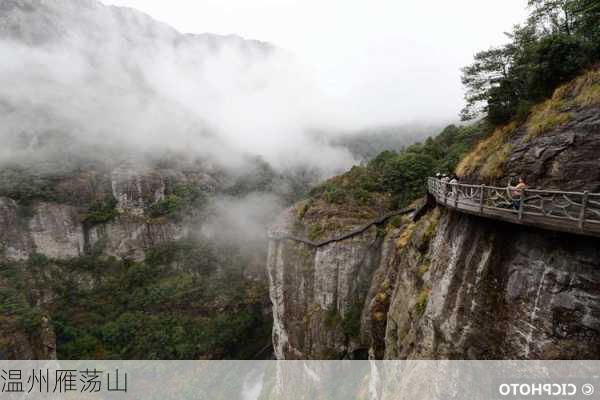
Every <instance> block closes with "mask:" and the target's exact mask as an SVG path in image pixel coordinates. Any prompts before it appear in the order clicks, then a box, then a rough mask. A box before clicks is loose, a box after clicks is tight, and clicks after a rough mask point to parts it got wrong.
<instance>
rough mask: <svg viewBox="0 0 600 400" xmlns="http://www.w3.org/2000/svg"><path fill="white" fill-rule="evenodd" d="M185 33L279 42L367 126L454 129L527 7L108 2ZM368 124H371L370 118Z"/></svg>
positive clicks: (465, 2) (520, 2) (385, 1)
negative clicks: (475, 62) (475, 84)
mask: <svg viewBox="0 0 600 400" xmlns="http://www.w3.org/2000/svg"><path fill="white" fill-rule="evenodd" d="M103 2H104V3H105V4H112V5H118V6H127V7H132V8H136V9H138V10H140V11H143V12H145V13H147V14H149V15H150V16H152V17H154V18H155V19H157V20H159V21H162V22H165V23H167V24H169V25H171V26H172V27H174V28H176V29H177V30H179V31H180V32H184V33H204V32H210V33H217V34H224V35H228V34H236V35H239V36H242V37H245V38H249V39H257V40H262V41H266V42H270V43H273V44H275V45H277V46H279V47H281V48H283V49H285V50H287V51H289V52H291V53H293V54H294V55H295V56H296V57H298V58H299V60H301V61H302V62H303V63H304V64H306V66H308V67H309V68H311V69H312V71H313V73H314V75H315V77H316V79H317V81H318V82H319V86H320V89H321V90H323V91H324V93H326V94H327V95H328V96H329V97H330V98H332V99H334V101H335V102H336V103H338V105H340V109H343V110H344V112H346V113H347V114H348V116H349V118H351V116H352V115H356V114H360V115H361V116H363V117H362V118H361V120H360V121H357V123H360V124H362V125H364V126H369V125H389V124H396V123H411V122H428V123H431V122H436V121H452V120H455V119H457V115H458V112H459V111H460V109H461V107H462V105H463V88H462V86H461V83H460V68H461V67H463V66H464V65H466V64H468V63H470V62H471V60H472V57H473V54H474V53H475V52H477V51H479V50H483V49H487V48H489V47H490V46H493V45H500V44H503V43H504V42H505V41H506V39H505V36H504V34H503V32H507V31H510V30H511V28H512V26H513V25H514V24H517V23H520V22H522V21H523V20H524V18H525V16H526V12H527V10H526V4H527V1H526V0H505V1H502V2H500V1H498V0H495V1H492V0H477V1H475V0H456V1H436V2H433V1H410V2H408V1H400V0H370V1H366V0H361V1H358V0H344V1H342V0H326V1H324V0H302V1H296V0H252V1H248V0H196V1H193V2H191V1H189V0H170V1H168V2H165V1H164V0H103ZM365 115H367V116H368V117H367V118H365V117H364V116H365Z"/></svg>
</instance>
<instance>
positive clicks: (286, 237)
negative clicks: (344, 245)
mask: <svg viewBox="0 0 600 400" xmlns="http://www.w3.org/2000/svg"><path fill="white" fill-rule="evenodd" d="M423 206H424V205H423ZM423 206H422V207H423ZM413 211H418V209H417V208H413V207H408V208H403V209H401V210H396V211H392V212H389V213H387V214H384V215H382V216H380V217H377V218H375V219H373V220H371V221H369V222H367V223H365V224H364V225H361V226H359V227H358V228H356V229H353V230H352V231H350V232H347V233H343V234H341V235H338V236H335V237H332V238H329V239H324V240H321V241H318V242H315V241H312V240H310V239H307V238H303V237H299V236H295V235H290V234H287V233H270V234H269V239H270V240H292V241H294V242H300V243H304V244H306V245H309V246H312V247H322V246H325V245H327V244H330V243H334V242H341V241H342V240H345V239H348V238H351V237H353V236H356V235H360V234H361V233H363V232H364V231H366V230H367V229H369V228H370V227H371V226H373V225H380V224H382V223H384V222H385V221H386V220H388V219H389V218H392V217H394V216H396V215H403V214H408V213H411V212H413Z"/></svg>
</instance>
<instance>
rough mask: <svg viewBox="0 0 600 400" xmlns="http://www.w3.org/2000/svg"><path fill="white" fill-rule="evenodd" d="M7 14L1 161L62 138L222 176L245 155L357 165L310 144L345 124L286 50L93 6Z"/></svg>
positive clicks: (330, 168)
mask: <svg viewBox="0 0 600 400" xmlns="http://www.w3.org/2000/svg"><path fill="white" fill-rule="evenodd" d="M33 3H36V2H33ZM7 4H8V3H7ZM7 4H5V7H6V6H7ZM13 4H14V3H13ZM8 6H9V11H10V12H9V14H8V16H9V17H10V19H12V20H13V21H14V20H16V21H18V22H20V27H19V29H18V30H17V31H16V33H15V32H14V30H9V31H8V32H7V30H6V26H7V24H6V23H4V24H0V29H1V28H5V29H4V31H2V30H0V33H1V35H0V38H2V40H1V41H0V59H2V60H3V62H2V63H0V111H1V112H2V115H3V124H2V126H1V127H0V139H1V141H2V143H4V144H5V145H4V146H3V147H2V149H1V150H0V158H2V160H7V159H9V158H11V159H14V158H18V157H22V158H26V157H31V150H32V148H33V149H38V148H39V143H44V142H45V141H46V139H47V138H48V137H49V135H53V134H56V133H60V134H61V135H64V134H66V135H69V137H70V138H71V140H70V141H69V146H74V144H73V142H75V143H77V144H82V145H88V146H97V145H103V146H114V147H117V148H119V149H123V148H128V149H131V150H135V151H145V152H162V151H165V150H172V151H180V152H188V153H193V154H194V155H197V156H202V157H207V158H210V159H212V160H214V161H216V162H218V163H219V164H221V165H224V166H227V167H243V160H244V159H245V156H246V155H252V156H254V155H258V156H261V157H263V158H264V159H265V160H266V161H267V162H268V163H270V164H271V165H272V166H274V167H276V168H279V169H285V168H293V167H296V166H301V165H310V166H312V167H315V168H318V169H320V170H322V171H323V173H324V174H331V173H333V172H336V171H338V172H339V171H340V170H341V169H344V168H347V167H348V166H349V165H351V164H352V163H353V162H354V160H353V158H352V156H351V155H350V154H349V153H348V151H346V150H344V149H341V148H334V147H332V146H329V145H328V144H327V141H326V140H325V139H324V138H323V137H320V136H317V135H314V134H310V132H313V131H314V130H316V129H320V130H339V129H345V127H346V126H345V124H344V123H343V121H342V120H336V118H333V115H334V113H333V107H331V106H330V105H329V104H327V100H326V99H325V98H324V97H323V96H322V94H321V93H320V92H319V88H318V87H317V85H316V83H315V81H314V78H313V76H311V74H310V71H309V69H307V68H306V67H305V66H303V65H302V63H301V62H300V61H299V60H298V59H297V58H296V57H294V56H292V55H291V54H289V53H287V52H285V51H284V50H282V49H278V48H275V47H273V46H271V45H269V44H265V43H261V42H256V41H244V40H242V39H241V38H238V37H219V36H213V35H202V36H191V35H187V36H184V35H181V34H179V33H178V32H176V31H175V30H173V29H171V28H170V27H168V26H166V25H163V24H161V23H158V22H156V21H154V20H152V19H151V18H149V17H147V16H145V15H143V14H141V13H138V12H136V11H133V10H128V9H116V8H109V7H105V6H103V5H101V4H100V3H96V2H93V1H88V0H85V1H82V2H80V3H78V2H70V1H67V0H59V1H56V2H48V3H45V4H43V3H42V5H38V8H37V9H36V12H34V13H33V14H31V13H29V12H28V11H27V10H22V9H20V8H19V7H18V6H15V8H13V9H12V10H11V9H10V4H8ZM48 14H54V19H48V18H46V17H47V15H48ZM1 19H2V17H0V20H1ZM24 138H25V139H24ZM24 143H25V145H23V144H24ZM17 145H20V146H17Z"/></svg>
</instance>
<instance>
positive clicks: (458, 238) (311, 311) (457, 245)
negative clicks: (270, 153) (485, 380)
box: [267, 72, 600, 359]
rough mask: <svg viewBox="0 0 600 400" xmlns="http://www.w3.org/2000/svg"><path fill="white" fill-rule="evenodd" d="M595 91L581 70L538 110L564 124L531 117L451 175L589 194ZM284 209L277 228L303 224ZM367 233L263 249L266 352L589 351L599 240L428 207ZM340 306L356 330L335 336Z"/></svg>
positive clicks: (341, 319)
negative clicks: (269, 344) (270, 316)
mask: <svg viewBox="0 0 600 400" xmlns="http://www.w3.org/2000/svg"><path fill="white" fill-rule="evenodd" d="M599 84H600V78H599V75H598V73H597V72H594V73H591V74H587V75H586V76H585V77H584V78H582V79H580V80H577V81H576V82H575V84H571V85H567V86H565V87H564V88H561V89H560V90H559V92H560V93H559V94H558V95H555V97H554V98H553V99H552V102H551V103H550V105H548V106H547V105H544V107H546V108H545V111H544V112H545V113H559V112H560V113H568V118H565V119H564V120H566V121H567V122H566V123H563V124H561V125H552V124H545V125H544V123H541V122H539V121H538V120H536V118H539V115H538V114H539V113H540V112H539V110H538V111H534V113H533V114H532V117H531V118H530V120H529V121H527V122H526V123H525V124H523V125H521V126H515V127H513V128H512V129H511V130H510V132H509V135H508V137H505V139H503V140H505V141H504V142H500V144H499V146H498V148H501V149H503V150H504V151H508V153H507V154H506V157H504V158H503V157H502V156H501V154H500V153H499V152H498V151H488V149H486V148H485V145H489V144H490V143H491V144H492V145H497V144H498V137H501V135H497V136H496V137H493V138H492V140H490V141H488V142H487V144H484V146H483V147H481V146H480V147H478V148H477V149H476V150H475V151H476V152H479V153H476V154H472V155H470V156H469V157H470V160H471V161H470V162H471V165H475V166H479V167H483V168H482V169H481V170H473V169H471V170H468V169H467V170H468V171H469V173H468V174H467V175H466V176H465V178H464V179H465V180H471V181H473V182H482V181H483V182H487V183H495V184H498V185H505V184H506V180H508V178H509V177H510V176H511V174H514V173H515V172H516V173H519V174H525V175H527V176H528V177H529V180H530V182H531V184H532V186H534V187H535V186H538V187H549V188H560V189H561V190H581V191H583V190H590V191H596V192H598V191H600V176H599V175H598V173H599V169H598V166H600V159H599V158H598V154H600V152H599V150H600V147H599V146H600V119H599V116H600V108H599V107H598V105H597V103H594V102H593V101H590V100H589V98H590V97H589V96H588V95H586V96H588V97H586V99H588V100H586V102H585V104H584V103H582V102H581V101H580V97H581V96H580V94H581V93H591V92H592V91H591V90H589V87H593V88H594V90H597V88H598V85H599ZM585 85H587V87H588V89H586V86H585ZM557 96H558V97H557ZM578 99H579V100H578ZM559 100H560V101H559ZM555 104H561V105H560V107H558V108H557V107H556V106H555ZM552 107H554V108H552ZM542 115H544V114H542ZM538 126H543V131H541V129H542V128H537V127H538ZM536 129H537V130H536ZM506 131H508V130H506ZM486 151H487V153H486ZM482 154H483V155H482ZM499 154H500V155H499ZM485 157H487V158H485ZM473 160H475V161H473ZM313 208H314V207H313ZM317 208H318V207H317ZM309 212H313V213H315V211H310V210H309ZM296 214H297V213H296ZM296 214H295V213H292V212H291V211H290V212H288V214H287V217H286V218H287V220H288V222H287V224H284V225H285V226H286V228H285V229H287V231H288V232H293V231H294V230H297V229H296V227H297V226H298V225H301V224H302V223H303V221H302V218H300V217H299V216H297V215H296ZM317 214H318V213H317ZM328 218H331V216H326V217H322V218H321V219H322V220H327V219H328ZM283 219H284V220H285V218H283ZM277 229H281V224H280V225H279V226H278V227H277ZM338 229H339V230H341V231H350V230H351V229H352V225H347V226H346V227H342V228H340V227H338ZM378 232H379V233H377V232H375V231H368V232H366V233H365V234H363V235H361V236H357V237H354V238H351V239H348V240H345V241H342V242H337V243H334V244H331V245H328V246H325V247H323V248H320V249H318V250H315V249H311V248H307V247H306V246H305V245H303V244H299V243H297V242H294V241H290V240H286V241H272V243H271V244H270V248H269V261H268V265H267V267H268V270H269V275H270V277H271V298H272V301H273V305H274V320H275V321H274V326H275V329H274V332H273V337H274V344H275V346H276V349H277V352H276V355H277V357H279V358H338V357H343V358H357V357H362V356H365V355H366V353H367V351H365V350H368V355H369V357H370V358H376V359H380V358H385V359H422V358H423V359H569V358H578V359H590V358H591V359H594V358H598V356H600V240H599V239H595V238H591V237H585V236H575V235H569V234H563V233H557V232H552V231H546V230H541V229H536V228H528V227H524V226H520V225H515V224H509V223H503V222H499V221H495V220H489V219H483V218H479V217H473V216H468V215H464V214H460V213H456V212H451V211H448V210H446V209H444V208H443V207H438V206H435V205H433V204H432V207H431V209H430V211H429V212H428V213H426V214H425V215H424V216H422V217H421V218H420V219H418V220H417V221H416V222H414V223H413V222H410V221H408V220H404V221H401V222H398V221H396V222H395V223H393V224H392V223H389V224H387V226H385V227H383V226H382V227H380V229H379V231H378ZM353 301H356V307H358V309H359V310H360V312H359V315H360V318H359V319H358V329H357V330H354V331H352V330H344V329H343V327H344V326H353V325H354V322H355V321H354V318H355V315H356V314H353V313H352V312H350V311H349V309H351V306H350V305H351V304H352V303H353ZM328 313H330V314H329V315H331V316H333V317H335V318H330V319H327V315H328ZM315 316H316V317H315ZM315 319H316V320H318V321H319V323H314V322H313V321H315ZM328 321H333V322H334V323H329V324H328V323H327V322H328Z"/></svg>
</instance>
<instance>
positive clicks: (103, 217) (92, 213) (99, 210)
mask: <svg viewBox="0 0 600 400" xmlns="http://www.w3.org/2000/svg"><path fill="white" fill-rule="evenodd" d="M117 204H118V202H117V199H115V198H114V197H112V196H111V197H110V198H109V199H108V200H107V201H100V202H96V203H93V204H92V205H91V206H90V207H89V209H88V212H87V213H85V215H84V216H83V223H84V224H86V225H96V224H103V223H106V222H108V221H110V220H112V219H113V218H115V217H116V216H117V215H118V214H119V213H118V211H117V209H116V207H117Z"/></svg>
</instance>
